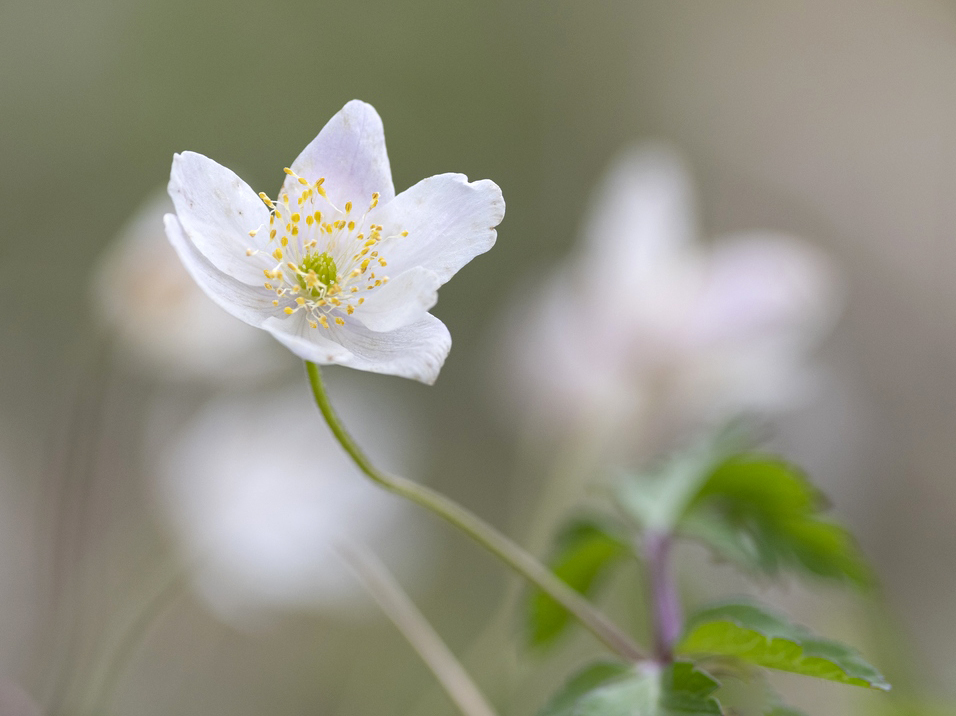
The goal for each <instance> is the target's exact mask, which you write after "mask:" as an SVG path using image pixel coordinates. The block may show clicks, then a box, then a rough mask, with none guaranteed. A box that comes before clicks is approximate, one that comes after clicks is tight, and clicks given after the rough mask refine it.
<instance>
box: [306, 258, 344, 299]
mask: <svg viewBox="0 0 956 716" xmlns="http://www.w3.org/2000/svg"><path fill="white" fill-rule="evenodd" d="M299 270H300V271H301V272H302V275H300V276H299V285H300V286H301V287H302V288H304V289H306V290H307V291H309V292H310V293H311V295H312V297H313V298H320V297H321V296H322V293H323V291H324V289H326V288H328V287H329V286H331V285H332V284H333V283H335V277H336V276H337V275H338V274H337V269H336V267H335V260H334V259H333V258H332V257H331V256H330V255H329V254H328V252H326V251H323V252H322V253H321V254H312V253H310V254H307V255H306V257H305V258H304V259H303V260H302V263H301V264H299ZM309 271H313V272H314V273H315V275H316V277H317V278H318V279H319V281H320V282H321V284H322V285H321V286H312V287H311V288H310V287H309V285H308V283H307V282H306V276H307V275H308V273H309Z"/></svg>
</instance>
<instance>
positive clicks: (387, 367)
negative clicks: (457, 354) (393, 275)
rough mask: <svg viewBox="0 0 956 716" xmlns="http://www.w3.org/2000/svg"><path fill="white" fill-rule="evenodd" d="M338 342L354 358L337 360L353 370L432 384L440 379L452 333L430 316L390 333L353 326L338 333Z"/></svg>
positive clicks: (341, 328)
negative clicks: (439, 374)
mask: <svg viewBox="0 0 956 716" xmlns="http://www.w3.org/2000/svg"><path fill="white" fill-rule="evenodd" d="M334 335H335V340H337V341H339V342H341V343H342V345H343V346H345V347H346V348H347V349H348V350H349V351H350V352H351V353H352V356H351V357H349V358H347V359H345V360H341V361H336V362H338V363H341V364H342V365H345V366H349V367H350V368H357V369H359V370H367V371H370V372H372V373H386V374H388V375H398V376H401V377H403V378H411V379H413V380H418V381H421V382H422V383H426V384H428V385H431V384H432V383H434V382H435V380H436V379H437V378H438V373H439V371H440V370H441V367H442V364H443V363H444V362H445V358H446V357H447V356H448V352H449V351H450V350H451V334H449V332H448V328H446V327H445V324H444V323H442V322H441V321H439V320H438V319H437V318H435V317H434V316H433V315H431V314H430V313H426V314H425V315H424V316H423V317H422V319H421V320H419V321H416V322H415V323H412V324H410V325H408V326H404V327H402V328H399V329H397V330H394V331H390V332H388V333H376V332H375V331H371V330H369V329H367V328H364V327H362V326H359V325H355V324H354V323H349V324H346V325H345V326H341V327H339V328H338V330H336V331H335V334H334Z"/></svg>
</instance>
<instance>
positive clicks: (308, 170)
mask: <svg viewBox="0 0 956 716" xmlns="http://www.w3.org/2000/svg"><path fill="white" fill-rule="evenodd" d="M291 169H292V171H294V172H295V173H296V174H298V175H299V176H301V177H303V178H305V179H307V180H308V181H309V182H310V183H311V182H314V181H316V180H318V179H320V178H322V177H324V178H325V185H324V186H325V190H326V192H327V193H328V197H329V201H331V202H332V204H333V205H335V206H337V207H339V208H340V209H341V208H343V207H344V206H345V202H347V201H352V202H355V203H356V206H359V207H361V208H363V209H364V208H365V207H364V206H363V204H364V203H365V202H368V201H371V199H372V194H373V193H375V192H378V194H379V195H380V197H379V201H381V202H382V203H384V202H387V201H391V199H392V197H394V196H395V187H394V186H393V185H392V170H391V167H390V166H389V163H388V153H387V152H386V151H385V130H384V128H383V127H382V120H381V118H380V117H379V116H378V112H376V111H375V108H374V107H372V105H370V104H366V103H365V102H361V101H359V100H357V99H353V100H352V101H351V102H349V103H348V104H346V105H345V106H344V107H343V108H342V109H341V110H339V111H338V112H337V113H336V115H335V116H334V117H332V119H330V120H329V121H328V123H327V124H326V125H325V126H324V127H323V128H322V131H321V132H319V135H318V136H317V137H316V138H315V139H313V140H312V141H311V142H310V143H309V145H308V146H307V147H306V148H305V149H303V150H302V153H301V154H300V155H299V156H298V157H297V158H296V160H295V161H294V162H292V167H291ZM294 181H295V179H294V178H292V177H289V178H288V179H286V183H287V184H288V183H289V182H294Z"/></svg>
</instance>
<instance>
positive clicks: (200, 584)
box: [156, 382, 429, 626]
mask: <svg viewBox="0 0 956 716" xmlns="http://www.w3.org/2000/svg"><path fill="white" fill-rule="evenodd" d="M336 387H339V388H342V387H343V386H340V385H339V384H338V382H336V383H335V384H334V385H332V386H330V389H331V390H330V392H331V393H332V394H333V396H332V397H333V398H335V399H336V404H337V405H338V406H339V408H340V409H341V412H342V415H343V418H345V419H346V420H349V422H350V424H351V425H353V426H354V428H355V434H356V437H357V438H358V439H359V440H361V441H362V444H363V445H366V446H367V447H368V451H369V453H370V455H371V457H372V458H373V459H375V460H376V461H378V462H379V463H380V464H383V465H386V466H388V468H389V469H394V470H403V471H404V470H409V469H416V468H418V467H420V466H419V465H417V464H412V463H413V462H414V461H415V457H414V455H415V453H416V452H417V451H414V450H412V449H411V446H412V445H413V444H414V442H415V441H414V440H413V439H412V438H411V436H410V433H411V432H412V428H411V425H410V424H409V415H408V410H407V409H402V407H401V406H400V405H398V404H394V405H393V404H392V403H390V401H389V400H388V396H387V395H382V394H380V393H376V394H375V395H374V400H373V399H372V396H371V395H369V396H368V400H367V401H363V397H364V396H363V393H362V391H361V388H360V387H356V386H352V387H351V389H349V390H341V389H340V390H335V388H336ZM346 387H347V386H346ZM277 417H278V418H279V419H278V420H277V419H276V418H277ZM289 445H297V446H300V448H299V449H288V447H285V448H284V447H283V446H289ZM301 446H308V447H307V449H302V448H301ZM158 465H159V467H158V470H157V482H156V484H157V487H158V497H159V506H160V508H161V515H162V516H163V518H164V521H165V522H166V523H167V524H168V525H169V526H170V533H171V536H172V537H173V538H174V540H175V542H176V544H177V545H178V546H179V549H180V551H181V553H183V555H184V557H185V558H186V560H187V562H188V564H189V565H190V567H191V571H192V574H193V576H194V582H195V584H196V587H197V589H198V591H199V593H200V595H201V596H202V597H203V598H204V599H205V601H206V602H207V603H208V604H209V605H210V606H211V607H212V608H213V610H214V611H215V612H216V613H217V614H218V615H220V616H221V617H222V618H224V619H225V620H226V621H229V622H231V623H233V624H235V625H237V626H243V625H255V624H256V622H258V621H261V620H262V619H264V618H268V617H269V616H270V615H271V614H273V613H275V612H276V610H283V609H300V608H319V609H325V610H329V609H333V610H336V611H337V612H339V613H343V612H344V613H349V612H353V613H354V612H355V609H356V607H361V606H362V605H363V604H365V601H364V600H362V599H361V598H360V597H361V594H362V591H363V588H362V586H361V584H360V583H359V582H358V581H357V580H355V579H354V578H353V577H352V576H351V571H350V569H349V568H348V566H347V565H346V564H345V563H343V562H342V560H341V558H340V557H339V546H340V545H341V544H343V543H348V544H353V543H355V544H360V545H363V546H364V547H366V548H369V549H371V550H373V551H375V552H377V553H378V554H379V555H380V556H381V557H382V558H383V559H384V560H385V561H387V562H388V563H389V565H390V567H391V569H392V570H394V571H395V573H396V575H397V576H399V577H401V578H402V579H403V581H409V580H413V581H415V582H420V581H421V579H420V578H421V577H422V576H423V572H424V571H425V570H424V567H425V565H426V563H427V556H428V552H429V550H428V549H427V544H424V543H425V541H426V539H425V536H424V533H422V532H420V531H417V530H418V528H417V524H416V523H417V521H416V520H414V519H412V518H413V515H412V514H411V510H412V509H413V508H411V507H410V506H409V505H407V504H406V503H405V502H403V501H402V500H400V499H399V498H397V497H394V496H392V495H390V494H388V493H386V492H385V491H383V490H381V489H380V488H378V487H376V486H375V485H373V484H372V483H371V482H370V481H369V480H368V479H367V478H365V477H364V476H363V475H361V473H360V472H359V470H358V468H357V467H355V465H354V463H353V462H352V461H351V460H350V459H349V457H348V455H346V453H345V452H344V451H343V450H342V448H341V447H340V446H339V445H338V443H337V442H336V441H335V439H334V438H333V437H332V435H331V433H330V432H329V431H328V430H326V429H324V426H323V424H322V418H321V416H320V415H319V413H318V411H317V410H316V408H315V404H314V403H313V402H312V401H311V399H310V398H309V397H308V395H307V394H304V393H303V392H302V391H300V390H296V391H291V392H290V391H285V390H283V391H278V392H272V393H262V392H256V393H252V394H243V395H233V396H228V397H223V398H220V399H218V400H215V401H212V402H211V403H209V404H208V405H207V406H206V407H205V408H204V409H202V410H201V411H200V413H199V414H198V415H197V416H195V417H194V418H193V419H192V420H191V421H189V422H188V423H187V424H186V425H184V426H183V427H182V430H181V432H180V437H178V438H177V439H176V440H174V441H173V443H172V444H171V446H170V447H169V448H168V449H166V450H164V455H163V457H162V458H161V460H160V461H159V463H158Z"/></svg>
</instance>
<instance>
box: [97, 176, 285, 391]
mask: <svg viewBox="0 0 956 716" xmlns="http://www.w3.org/2000/svg"><path fill="white" fill-rule="evenodd" d="M172 208H173V207H172V202H171V201H170V200H169V198H168V197H167V196H166V195H165V194H159V195H157V196H155V197H153V198H152V199H150V200H149V201H147V202H145V203H144V204H143V206H142V207H140V209H139V210H138V211H137V213H136V214H135V215H134V216H133V217H132V218H131V219H130V221H129V223H128V224H127V225H126V226H125V227H124V228H123V229H122V230H121V231H120V233H119V235H118V236H117V237H116V239H115V241H114V242H113V244H112V245H111V246H110V247H109V249H108V250H107V251H106V253H105V254H104V256H103V257H102V259H101V260H100V263H99V265H98V266H97V268H96V271H95V274H94V281H93V301H94V308H95V310H96V314H97V317H98V319H99V320H100V321H101V322H102V323H103V324H105V325H106V327H107V329H108V330H109V332H110V333H111V334H112V335H113V336H114V337H115V340H116V344H117V347H118V348H119V349H120V351H121V352H122V353H123V354H125V355H126V356H127V357H128V358H130V359H132V360H133V361H134V362H135V363H136V364H138V365H139V366H140V367H143V368H145V369H146V370H149V371H152V372H155V373H158V374H160V375H162V376H163V377H165V378H176V379H180V378H187V379H191V378H206V379H213V378H215V379H218V378H231V377H237V376H252V375H255V374H258V373H262V372H269V371H271V370H272V369H274V368H275V367H276V366H278V365H281V364H282V359H283V356H282V355H281V351H277V350H275V347H274V345H273V344H272V342H271V341H269V340H268V339H266V337H265V336H263V335H262V334H261V333H260V332H259V331H256V330H255V329H253V328H251V327H249V326H247V325H246V324H244V323H243V322H242V321H239V320H237V319H235V318H233V317H232V316H229V315H228V314H227V313H226V312H225V311H223V310H222V309H221V308H219V306H217V305H216V304H215V303H213V302H212V301H211V300H210V299H209V298H208V297H207V296H206V295H205V294H204V293H203V292H202V291H201V290H200V289H199V287H198V286H196V282H195V281H193V280H192V278H191V277H190V276H189V274H188V273H187V272H186V270H185V269H184V268H183V265H182V262H181V261H180V260H179V257H178V256H176V252H175V251H174V250H173V248H172V247H171V246H170V245H169V241H168V240H167V238H166V233H165V231H164V228H163V216H164V215H165V214H166V213H167V212H169V211H171V210H172Z"/></svg>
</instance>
